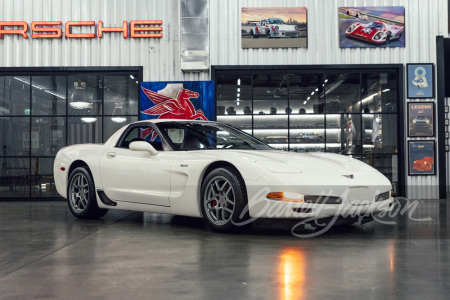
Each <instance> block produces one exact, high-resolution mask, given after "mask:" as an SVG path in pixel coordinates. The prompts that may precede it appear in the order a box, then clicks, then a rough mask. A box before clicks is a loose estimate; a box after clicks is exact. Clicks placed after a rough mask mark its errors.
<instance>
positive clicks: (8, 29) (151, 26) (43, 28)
mask: <svg viewBox="0 0 450 300" xmlns="http://www.w3.org/2000/svg"><path fill="white" fill-rule="evenodd" d="M129 24H130V25H129V26H128V22H127V21H123V22H122V27H104V26H103V22H102V21H98V24H97V33H98V37H99V38H102V37H103V34H104V33H113V32H122V36H123V37H124V38H126V37H128V33H130V37H132V38H161V37H162V27H161V26H158V25H161V24H162V21H161V20H145V21H130V22H129ZM155 25H156V26H155ZM62 26H63V23H62V22H61V21H35V22H32V23H31V38H33V39H59V38H61V37H62V35H63V31H62ZM77 27H91V29H92V32H91V33H75V32H73V31H74V30H73V29H75V28H77ZM63 28H64V29H65V32H64V35H65V37H66V38H86V39H92V38H95V33H96V30H95V21H68V22H66V23H65V24H64V27H63ZM4 34H9V35H21V36H22V37H23V38H24V39H27V38H28V23H27V22H23V21H14V22H0V38H2V37H3V35H4Z"/></svg>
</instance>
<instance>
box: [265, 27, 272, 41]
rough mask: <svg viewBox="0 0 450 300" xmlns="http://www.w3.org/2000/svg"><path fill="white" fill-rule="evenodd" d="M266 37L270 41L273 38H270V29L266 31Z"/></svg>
mask: <svg viewBox="0 0 450 300" xmlns="http://www.w3.org/2000/svg"><path fill="white" fill-rule="evenodd" d="M266 36H267V38H268V39H270V38H272V37H271V36H270V29H267V30H266Z"/></svg>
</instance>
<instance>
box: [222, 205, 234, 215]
mask: <svg viewBox="0 0 450 300" xmlns="http://www.w3.org/2000/svg"><path fill="white" fill-rule="evenodd" d="M223 210H224V211H226V212H228V213H230V214H232V213H233V211H232V210H231V209H229V208H226V207H224V208H223Z"/></svg>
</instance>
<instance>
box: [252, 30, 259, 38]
mask: <svg viewBox="0 0 450 300" xmlns="http://www.w3.org/2000/svg"><path fill="white" fill-rule="evenodd" d="M250 35H251V36H252V39H257V38H259V35H257V34H255V31H253V29H250Z"/></svg>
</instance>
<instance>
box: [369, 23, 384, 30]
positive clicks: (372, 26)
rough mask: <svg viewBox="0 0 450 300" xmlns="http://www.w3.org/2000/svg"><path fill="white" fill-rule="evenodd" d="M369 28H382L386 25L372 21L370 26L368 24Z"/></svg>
mask: <svg viewBox="0 0 450 300" xmlns="http://www.w3.org/2000/svg"><path fill="white" fill-rule="evenodd" d="M367 28H370V29H375V30H381V29H384V26H383V25H382V24H380V23H372V24H370V25H369V26H367Z"/></svg>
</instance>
